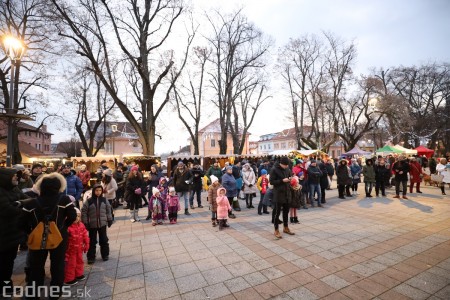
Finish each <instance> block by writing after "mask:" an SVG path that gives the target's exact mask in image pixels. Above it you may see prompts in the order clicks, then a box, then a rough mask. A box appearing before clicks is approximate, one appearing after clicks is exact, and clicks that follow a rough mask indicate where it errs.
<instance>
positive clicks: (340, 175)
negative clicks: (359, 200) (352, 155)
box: [336, 159, 352, 199]
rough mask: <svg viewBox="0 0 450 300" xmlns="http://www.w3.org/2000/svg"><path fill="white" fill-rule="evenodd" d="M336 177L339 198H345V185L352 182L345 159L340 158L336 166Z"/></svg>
mask: <svg viewBox="0 0 450 300" xmlns="http://www.w3.org/2000/svg"><path fill="white" fill-rule="evenodd" d="M336 177H337V185H338V193H339V199H345V187H346V186H347V185H349V184H351V183H352V178H351V177H350V175H349V168H348V167H347V161H346V160H345V159H341V160H340V161H339V163H338V165H337V168H336Z"/></svg>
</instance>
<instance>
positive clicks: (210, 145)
mask: <svg viewBox="0 0 450 300" xmlns="http://www.w3.org/2000/svg"><path fill="white" fill-rule="evenodd" d="M221 132H222V131H221V130H220V123H219V119H216V120H215V121H213V122H211V123H209V124H208V125H206V126H205V127H203V128H202V129H200V130H199V131H198V135H199V155H202V156H211V155H218V154H221V153H220V146H219V140H220V133H221ZM249 136H250V133H247V134H246V137H245V142H244V143H245V145H244V149H243V150H242V154H249V141H248V138H249ZM189 141H190V146H191V154H194V144H193V143H192V140H191V139H189ZM222 154H228V155H232V154H235V153H234V151H233V139H232V138H231V134H230V133H229V132H228V135H227V153H222Z"/></svg>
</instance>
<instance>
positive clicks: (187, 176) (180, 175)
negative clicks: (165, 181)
mask: <svg viewBox="0 0 450 300" xmlns="http://www.w3.org/2000/svg"><path fill="white" fill-rule="evenodd" d="M191 183H192V173H191V171H189V170H188V168H187V167H186V165H185V164H184V163H183V162H181V161H180V162H178V165H177V169H176V170H175V172H174V174H173V185H174V187H175V190H176V191H177V194H178V198H180V201H181V199H182V198H184V214H185V215H190V213H189V209H188V207H189V189H190V185H191Z"/></svg>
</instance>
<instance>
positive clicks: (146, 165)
mask: <svg viewBox="0 0 450 300" xmlns="http://www.w3.org/2000/svg"><path fill="white" fill-rule="evenodd" d="M119 161H121V162H124V163H126V164H127V165H130V164H131V163H132V162H133V161H134V162H135V163H136V164H137V165H139V168H140V169H141V170H142V171H150V167H151V166H152V165H155V164H156V165H159V164H160V162H161V157H159V156H151V155H142V154H138V155H126V154H124V155H123V156H121V159H120V160H119Z"/></svg>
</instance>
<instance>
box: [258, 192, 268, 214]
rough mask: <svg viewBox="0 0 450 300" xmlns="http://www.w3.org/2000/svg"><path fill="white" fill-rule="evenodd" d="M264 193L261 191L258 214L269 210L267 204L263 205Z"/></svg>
mask: <svg viewBox="0 0 450 300" xmlns="http://www.w3.org/2000/svg"><path fill="white" fill-rule="evenodd" d="M263 199H264V194H262V193H259V204H258V214H259V213H261V210H262V211H263V212H267V205H263Z"/></svg>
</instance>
